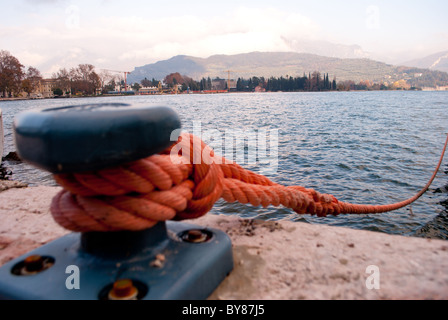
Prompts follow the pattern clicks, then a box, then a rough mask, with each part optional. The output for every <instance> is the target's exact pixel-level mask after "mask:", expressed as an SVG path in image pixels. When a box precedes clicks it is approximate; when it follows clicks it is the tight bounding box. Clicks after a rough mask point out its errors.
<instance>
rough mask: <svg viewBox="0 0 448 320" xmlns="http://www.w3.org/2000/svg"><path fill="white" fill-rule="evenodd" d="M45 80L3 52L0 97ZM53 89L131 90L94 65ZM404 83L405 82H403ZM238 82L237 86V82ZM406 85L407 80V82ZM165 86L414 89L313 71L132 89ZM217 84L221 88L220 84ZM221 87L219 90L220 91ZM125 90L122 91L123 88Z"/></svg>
mask: <svg viewBox="0 0 448 320" xmlns="http://www.w3.org/2000/svg"><path fill="white" fill-rule="evenodd" d="M41 80H43V77H42V74H41V73H40V71H39V70H38V69H36V68H34V67H31V66H30V67H28V68H25V67H24V66H23V65H22V64H21V63H20V61H19V60H18V59H17V58H16V57H14V56H12V55H11V54H10V53H9V52H8V51H5V50H0V97H13V96H14V97H15V96H19V94H22V95H23V93H25V94H26V95H27V96H28V97H29V96H30V94H31V93H32V92H35V91H36V90H37V88H38V86H39V85H40V83H41ZM51 80H52V83H51V87H52V88H51V90H52V91H53V93H54V95H56V96H62V95H66V96H68V95H85V96H88V95H97V94H102V93H108V92H110V91H115V90H117V87H118V88H120V89H119V91H127V90H128V88H127V87H125V81H124V79H123V78H122V77H120V76H118V75H116V74H115V75H114V74H111V73H110V72H108V71H107V70H103V71H102V72H99V73H97V71H96V69H95V67H94V66H93V65H91V64H80V65H78V66H77V67H74V68H71V69H69V70H67V69H65V68H61V69H60V70H59V71H57V72H55V73H53V75H52V77H51ZM403 81H404V80H403ZM235 82H236V83H235ZM404 82H405V81H404ZM160 83H162V84H163V86H165V87H167V88H174V87H176V92H177V90H179V91H207V90H228V91H236V92H253V91H271V92H278V91H283V92H294V91H335V90H338V91H349V90H389V89H412V88H408V87H406V86H405V84H404V85H402V84H400V83H399V84H398V85H397V84H396V83H395V84H394V85H385V84H377V83H372V82H370V81H361V82H359V83H355V82H354V81H342V82H337V81H336V77H334V78H333V79H331V80H330V78H329V74H328V73H323V74H321V73H320V72H317V71H315V72H313V73H308V75H307V74H303V76H302V77H292V76H285V77H284V76H280V77H270V78H265V77H256V76H254V77H251V78H248V79H245V78H238V79H237V80H236V81H235V80H233V81H232V84H231V85H230V88H228V86H229V82H228V81H227V80H225V79H220V78H215V79H211V78H210V77H208V78H204V77H203V78H202V79H201V80H199V81H196V80H193V79H192V78H190V77H188V76H185V75H181V74H179V73H178V72H176V73H171V74H169V75H167V76H166V77H165V78H164V79H163V80H162V81H160V80H156V79H154V78H153V79H152V80H148V79H147V78H145V79H143V80H141V81H140V83H134V84H132V86H131V88H132V89H133V90H134V91H136V92H137V91H138V90H139V89H140V88H141V87H159V84H160ZM217 83H218V84H219V85H217ZM218 86H219V88H218ZM123 87H125V88H124V90H122V89H121V88H123Z"/></svg>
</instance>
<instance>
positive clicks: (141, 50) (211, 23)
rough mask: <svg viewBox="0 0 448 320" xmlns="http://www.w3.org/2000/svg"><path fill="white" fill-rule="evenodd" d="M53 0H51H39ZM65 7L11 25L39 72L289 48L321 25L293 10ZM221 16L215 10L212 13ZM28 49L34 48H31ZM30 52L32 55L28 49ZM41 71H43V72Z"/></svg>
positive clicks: (25, 58) (23, 52)
mask: <svg viewBox="0 0 448 320" xmlns="http://www.w3.org/2000/svg"><path fill="white" fill-rule="evenodd" d="M41 2H42V3H47V4H48V3H52V2H54V1H51V0H47V1H45V0H44V1H41ZM64 3H65V4H66V5H65V6H63V7H61V6H60V5H59V7H60V8H59V9H58V10H54V11H52V13H51V15H50V13H47V15H48V16H43V17H42V18H37V17H33V18H34V19H36V20H35V21H31V22H29V24H33V23H36V24H37V25H36V26H35V27H31V28H30V27H22V28H19V29H18V28H15V32H14V35H12V33H10V35H9V41H10V42H11V41H13V40H12V37H14V39H15V40H14V41H18V42H20V43H21V45H18V47H19V48H20V49H19V50H17V52H19V53H20V54H21V57H19V59H20V58H21V59H23V61H24V62H23V63H26V64H31V65H32V64H35V66H36V67H38V68H39V69H41V71H42V72H54V68H55V66H64V67H66V68H70V67H73V66H76V65H77V64H79V63H92V64H94V63H96V64H98V65H97V67H99V68H113V69H118V70H120V69H126V70H128V69H133V67H136V66H140V65H144V64H147V63H153V62H155V61H157V60H161V59H168V58H171V57H172V56H174V55H178V54H186V55H195V56H199V57H208V56H210V55H213V54H235V53H243V52H250V51H290V50H291V42H292V40H295V39H312V38H315V37H318V36H319V32H320V28H319V26H318V25H317V24H316V23H315V22H313V21H312V20H311V19H310V18H307V17H305V16H303V15H301V14H300V13H298V12H288V11H284V10H279V9H274V8H249V7H244V6H242V7H237V8H236V9H235V10H234V11H231V12H229V13H227V14H226V15H218V16H212V15H209V16H207V15H191V14H190V15H187V14H185V15H177V16H165V17H158V18H152V19H148V18H143V17H141V16H132V15H131V16H120V15H119V13H116V14H115V15H111V14H109V15H106V14H104V15H103V13H102V12H101V11H97V12H91V11H86V9H85V8H84V7H77V5H75V4H71V3H69V2H64ZM217 14H220V13H217ZM29 48H32V49H33V50H30V49H29ZM31 52H32V53H31ZM42 69H45V70H42Z"/></svg>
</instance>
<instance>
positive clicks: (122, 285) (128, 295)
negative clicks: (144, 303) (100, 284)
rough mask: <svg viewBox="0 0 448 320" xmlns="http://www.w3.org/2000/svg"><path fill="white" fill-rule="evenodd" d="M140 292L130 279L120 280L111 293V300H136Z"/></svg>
mask: <svg viewBox="0 0 448 320" xmlns="http://www.w3.org/2000/svg"><path fill="white" fill-rule="evenodd" d="M137 294H138V290H137V288H136V287H135V286H134V284H133V283H132V280H130V279H120V280H117V281H115V282H114V284H113V287H112V289H111V290H110V292H109V296H108V297H109V300H136V299H137Z"/></svg>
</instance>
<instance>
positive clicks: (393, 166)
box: [0, 92, 448, 239]
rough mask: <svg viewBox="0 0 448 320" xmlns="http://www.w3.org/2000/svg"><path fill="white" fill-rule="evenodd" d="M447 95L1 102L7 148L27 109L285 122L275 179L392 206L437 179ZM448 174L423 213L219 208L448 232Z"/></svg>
mask: <svg viewBox="0 0 448 320" xmlns="http://www.w3.org/2000/svg"><path fill="white" fill-rule="evenodd" d="M447 101H448V93H447V92H348V93H347V92H344V93H341V92H332V93H272V94H271V93H266V94H221V95H177V96H136V97H110V98H80V99H69V100H65V99H64V100H58V99H53V100H38V101H16V102H0V107H1V108H2V110H3V117H4V126H5V143H6V145H5V154H6V153H7V152H11V151H15V146H14V139H13V133H12V123H13V119H14V116H15V115H16V114H17V113H18V112H21V111H24V110H27V109H30V108H47V107H59V106H64V105H67V104H71V105H73V104H76V105H80V104H86V103H103V102H124V103H131V104H144V105H165V106H169V107H171V108H173V109H174V110H175V111H176V112H177V113H178V114H179V116H180V118H181V121H182V126H183V129H184V130H186V131H190V132H192V129H193V124H194V123H195V122H198V121H200V123H201V128H202V130H204V131H205V130H209V131H210V130H218V131H219V132H221V133H223V132H225V131H226V130H235V129H242V130H251V132H257V130H261V129H265V130H271V129H276V130H278V132H279V137H278V170H277V172H276V173H269V174H268V177H269V178H270V179H272V180H273V181H274V182H276V183H280V184H284V185H294V184H299V185H302V186H305V187H307V188H314V189H316V190H318V191H319V192H321V193H330V194H333V195H334V196H336V198H338V199H339V200H341V201H346V202H354V203H364V204H389V203H393V202H397V201H402V200H405V199H407V198H409V197H411V196H413V195H414V194H416V193H417V192H418V191H419V190H420V189H421V188H422V187H423V186H424V185H425V184H426V183H427V181H428V179H429V178H430V177H431V175H432V173H433V170H434V168H435V166H436V164H437V163H438V160H439V157H440V152H441V150H442V147H443V143H444V141H445V138H446V135H445V132H447V129H448V128H447V127H448V123H447V121H446V117H445V115H446V110H447V105H448V103H447ZM246 149H247V148H246ZM446 161H447V160H445V163H446ZM240 164H241V165H242V166H243V167H246V168H248V169H250V170H253V171H255V172H262V171H264V169H266V168H265V167H264V165H265V164H262V163H258V164H256V165H253V164H248V163H240ZM4 165H5V166H6V167H7V168H8V169H10V170H11V171H12V172H13V175H12V177H13V179H17V180H21V181H23V182H26V183H29V184H30V185H54V181H53V178H52V177H51V175H50V174H49V173H47V172H42V171H40V170H38V169H36V168H34V167H31V166H29V165H27V164H24V163H13V162H11V161H6V162H5V164H4ZM447 181H448V178H447V172H443V171H441V172H439V174H438V176H437V178H436V180H435V181H434V184H433V185H432V187H431V189H430V191H428V192H427V193H426V194H425V195H424V196H423V197H422V198H421V199H420V200H418V201H417V202H416V203H415V204H413V205H412V213H413V214H412V213H411V211H410V208H404V209H401V210H397V211H395V212H390V213H385V214H380V215H367V216H347V215H345V216H344V215H341V216H338V217H328V218H317V217H312V216H299V215H297V214H294V213H293V212H291V211H290V210H287V209H284V208H267V209H263V208H253V207H251V206H246V205H241V204H228V203H225V202H224V201H218V202H217V203H216V204H215V206H214V208H213V210H212V212H214V213H223V214H236V215H239V216H242V217H250V218H258V219H266V220H280V219H287V220H291V221H301V222H307V223H313V224H327V225H334V226H342V227H349V228H354V229H362V230H372V231H378V232H384V233H388V234H400V235H406V236H424V237H435V238H440V239H447V237H448V230H447V225H448V224H447V211H448V209H447V204H446V203H447V202H446V201H447V199H448V195H447V192H446V189H443V186H445V185H447ZM438 189H440V190H441V191H438Z"/></svg>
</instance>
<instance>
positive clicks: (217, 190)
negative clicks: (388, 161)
mask: <svg viewBox="0 0 448 320" xmlns="http://www.w3.org/2000/svg"><path fill="white" fill-rule="evenodd" d="M447 145H448V136H447V139H446V141H445V145H444V148H443V151H442V155H441V157H440V161H439V163H438V165H437V168H436V170H435V171H434V174H433V175H432V177H431V179H430V181H429V182H428V184H427V185H426V186H425V187H424V188H423V189H422V190H421V191H420V192H419V193H418V194H416V195H415V196H413V197H412V198H409V199H407V200H405V201H402V202H398V203H395V204H391V205H360V204H350V203H345V202H342V201H338V200H337V199H336V198H335V197H334V196H332V195H329V194H320V193H319V192H317V191H315V190H313V189H306V188H304V187H301V186H282V185H279V184H276V183H274V182H272V181H271V180H269V179H268V178H267V177H265V176H262V175H259V174H256V173H254V172H251V171H249V170H246V169H244V168H242V167H241V166H240V165H238V164H236V163H233V162H230V161H228V160H227V159H225V158H222V157H219V159H217V157H215V155H214V153H213V151H212V150H211V148H210V147H209V146H207V145H206V144H205V143H204V142H203V141H202V140H200V139H199V138H198V137H196V136H193V135H191V134H187V133H186V134H182V135H181V136H180V137H179V141H178V143H177V144H176V145H173V146H171V147H170V148H168V149H167V150H165V151H164V152H162V153H160V154H156V155H152V156H150V157H148V158H145V159H142V160H138V161H135V162H131V163H127V164H123V165H121V166H117V167H114V168H107V169H103V170H99V171H97V172H87V173H70V174H56V175H55V176H54V177H55V180H56V181H57V182H58V183H59V184H60V185H61V186H62V187H63V188H64V190H62V191H61V192H59V193H58V194H57V195H56V196H55V197H54V198H53V201H52V204H51V212H52V215H53V217H54V219H55V220H56V222H58V223H59V224H60V225H61V226H63V227H64V228H66V229H69V230H72V231H75V232H89V231H122V230H132V231H137V230H143V229H147V228H151V227H152V226H154V225H155V224H156V223H157V222H159V221H166V220H183V219H194V218H198V217H201V216H203V215H205V214H206V213H207V212H209V211H210V210H211V209H212V207H213V206H214V204H215V202H216V201H217V200H218V199H220V198H223V199H224V200H226V201H228V202H236V201H238V202H240V203H242V204H251V205H253V206H260V205H261V206H263V207H268V206H270V205H272V206H280V205H282V206H284V207H287V208H290V209H292V210H294V211H295V212H297V213H298V214H311V215H317V216H319V217H325V216H327V215H339V214H369V213H383V212H389V211H393V210H397V209H400V208H403V207H405V206H408V205H410V204H411V203H413V202H415V201H416V200H417V199H419V198H420V197H421V196H422V195H423V194H424V193H425V192H426V191H427V190H428V188H429V186H430V185H431V184H432V182H433V180H434V179H435V177H436V175H437V172H438V171H439V169H440V166H441V164H442V161H443V157H444V154H445V151H446V148H447ZM177 147H182V150H186V149H185V148H187V149H188V150H193V152H189V154H187V155H184V154H182V155H178V157H179V158H178V160H180V161H179V162H181V163H178V164H174V163H173V161H172V157H171V156H170V154H171V153H172V151H173V148H177ZM177 151H178V150H174V152H175V153H176V152H177ZM198 156H199V157H200V158H199V159H202V161H200V163H199V164H191V163H193V158H195V159H198V158H197V157H198ZM182 160H184V161H182ZM212 160H219V161H212ZM182 162H183V163H182Z"/></svg>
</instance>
